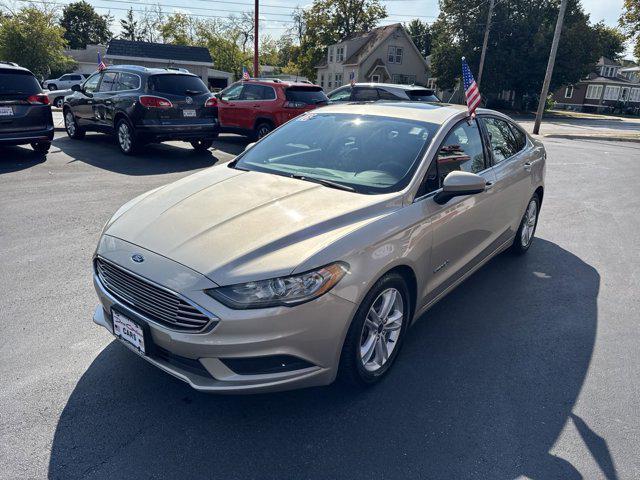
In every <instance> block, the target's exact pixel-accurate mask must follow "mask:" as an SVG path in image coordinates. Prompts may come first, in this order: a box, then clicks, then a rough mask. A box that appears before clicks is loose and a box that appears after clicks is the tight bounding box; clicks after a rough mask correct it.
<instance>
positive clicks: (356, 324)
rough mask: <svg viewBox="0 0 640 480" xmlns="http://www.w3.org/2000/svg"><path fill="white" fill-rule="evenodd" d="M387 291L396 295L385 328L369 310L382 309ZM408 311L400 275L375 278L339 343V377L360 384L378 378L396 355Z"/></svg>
mask: <svg viewBox="0 0 640 480" xmlns="http://www.w3.org/2000/svg"><path fill="white" fill-rule="evenodd" d="M394 292H395V293H394ZM388 295H394V296H395V297H394V298H395V300H394V302H393V304H392V305H391V309H390V311H389V313H388V315H387V323H386V325H387V326H388V327H389V329H387V328H385V326H384V325H385V323H384V321H383V322H379V321H378V320H379V317H378V318H376V317H375V316H372V314H371V310H372V309H373V311H374V312H377V313H383V311H382V307H383V305H384V303H385V300H386V299H387V298H388ZM411 312H412V306H411V300H410V296H409V289H408V288H407V283H406V282H405V280H404V278H403V277H402V276H401V275H399V274H397V273H388V274H386V275H385V276H383V277H382V278H381V279H380V280H378V281H377V282H376V284H375V285H374V286H373V287H372V288H371V290H370V291H369V293H367V295H366V296H365V298H364V299H363V300H362V303H361V304H360V307H358V310H357V312H356V314H355V316H354V318H353V321H352V322H351V326H350V327H349V331H348V332H347V336H346V338H345V341H344V345H343V346H342V353H341V355H340V366H339V370H338V378H339V379H340V380H341V381H343V382H344V383H347V384H348V385H352V386H356V387H360V388H362V387H365V386H368V385H372V384H374V383H377V382H379V381H380V380H381V379H382V377H384V375H385V374H386V373H387V372H388V371H389V369H390V368H391V366H392V365H393V363H394V361H395V359H396V358H397V356H398V352H399V351H400V347H401V346H402V341H403V340H404V336H405V333H406V330H407V328H408V326H409V322H410V321H411ZM389 319H392V320H389ZM381 323H382V326H380V324H381ZM389 349H391V351H390V352H389ZM384 352H386V357H385V355H384ZM385 358H386V359H385Z"/></svg>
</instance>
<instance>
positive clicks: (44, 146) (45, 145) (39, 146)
mask: <svg viewBox="0 0 640 480" xmlns="http://www.w3.org/2000/svg"><path fill="white" fill-rule="evenodd" d="M31 148H33V149H34V150H35V151H36V152H38V153H47V152H48V151H49V149H50V148H51V142H33V143H32V144H31Z"/></svg>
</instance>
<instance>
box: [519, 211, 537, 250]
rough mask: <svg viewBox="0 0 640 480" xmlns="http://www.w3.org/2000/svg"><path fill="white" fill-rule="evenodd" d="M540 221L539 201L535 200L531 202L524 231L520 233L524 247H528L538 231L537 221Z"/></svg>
mask: <svg viewBox="0 0 640 480" xmlns="http://www.w3.org/2000/svg"><path fill="white" fill-rule="evenodd" d="M537 221H538V203H537V202H536V201H535V200H533V199H532V200H531V201H530V202H529V206H527V211H526V212H525V214H524V219H523V224H522V231H521V233H520V242H521V244H522V246H523V247H527V246H528V245H529V244H530V243H531V240H532V239H533V234H534V232H535V231H536V222H537Z"/></svg>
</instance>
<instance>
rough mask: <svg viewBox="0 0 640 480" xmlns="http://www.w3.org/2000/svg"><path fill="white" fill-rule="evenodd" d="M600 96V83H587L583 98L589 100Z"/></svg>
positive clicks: (597, 98) (598, 98)
mask: <svg viewBox="0 0 640 480" xmlns="http://www.w3.org/2000/svg"><path fill="white" fill-rule="evenodd" d="M600 97H602V85H589V86H588V87H587V94H586V95H585V97H584V98H586V99H589V100H600Z"/></svg>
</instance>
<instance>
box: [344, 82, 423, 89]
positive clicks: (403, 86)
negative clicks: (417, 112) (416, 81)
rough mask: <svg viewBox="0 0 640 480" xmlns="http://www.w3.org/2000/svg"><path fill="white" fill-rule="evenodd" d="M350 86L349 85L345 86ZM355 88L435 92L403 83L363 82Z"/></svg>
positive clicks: (356, 84)
mask: <svg viewBox="0 0 640 480" xmlns="http://www.w3.org/2000/svg"><path fill="white" fill-rule="evenodd" d="M345 86H348V85H345ZM354 86H355V87H383V88H397V89H399V90H433V89H432V88H427V87H422V86H420V85H406V84H402V83H380V82H369V83H366V82H363V83H359V82H357V83H355V84H354Z"/></svg>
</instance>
